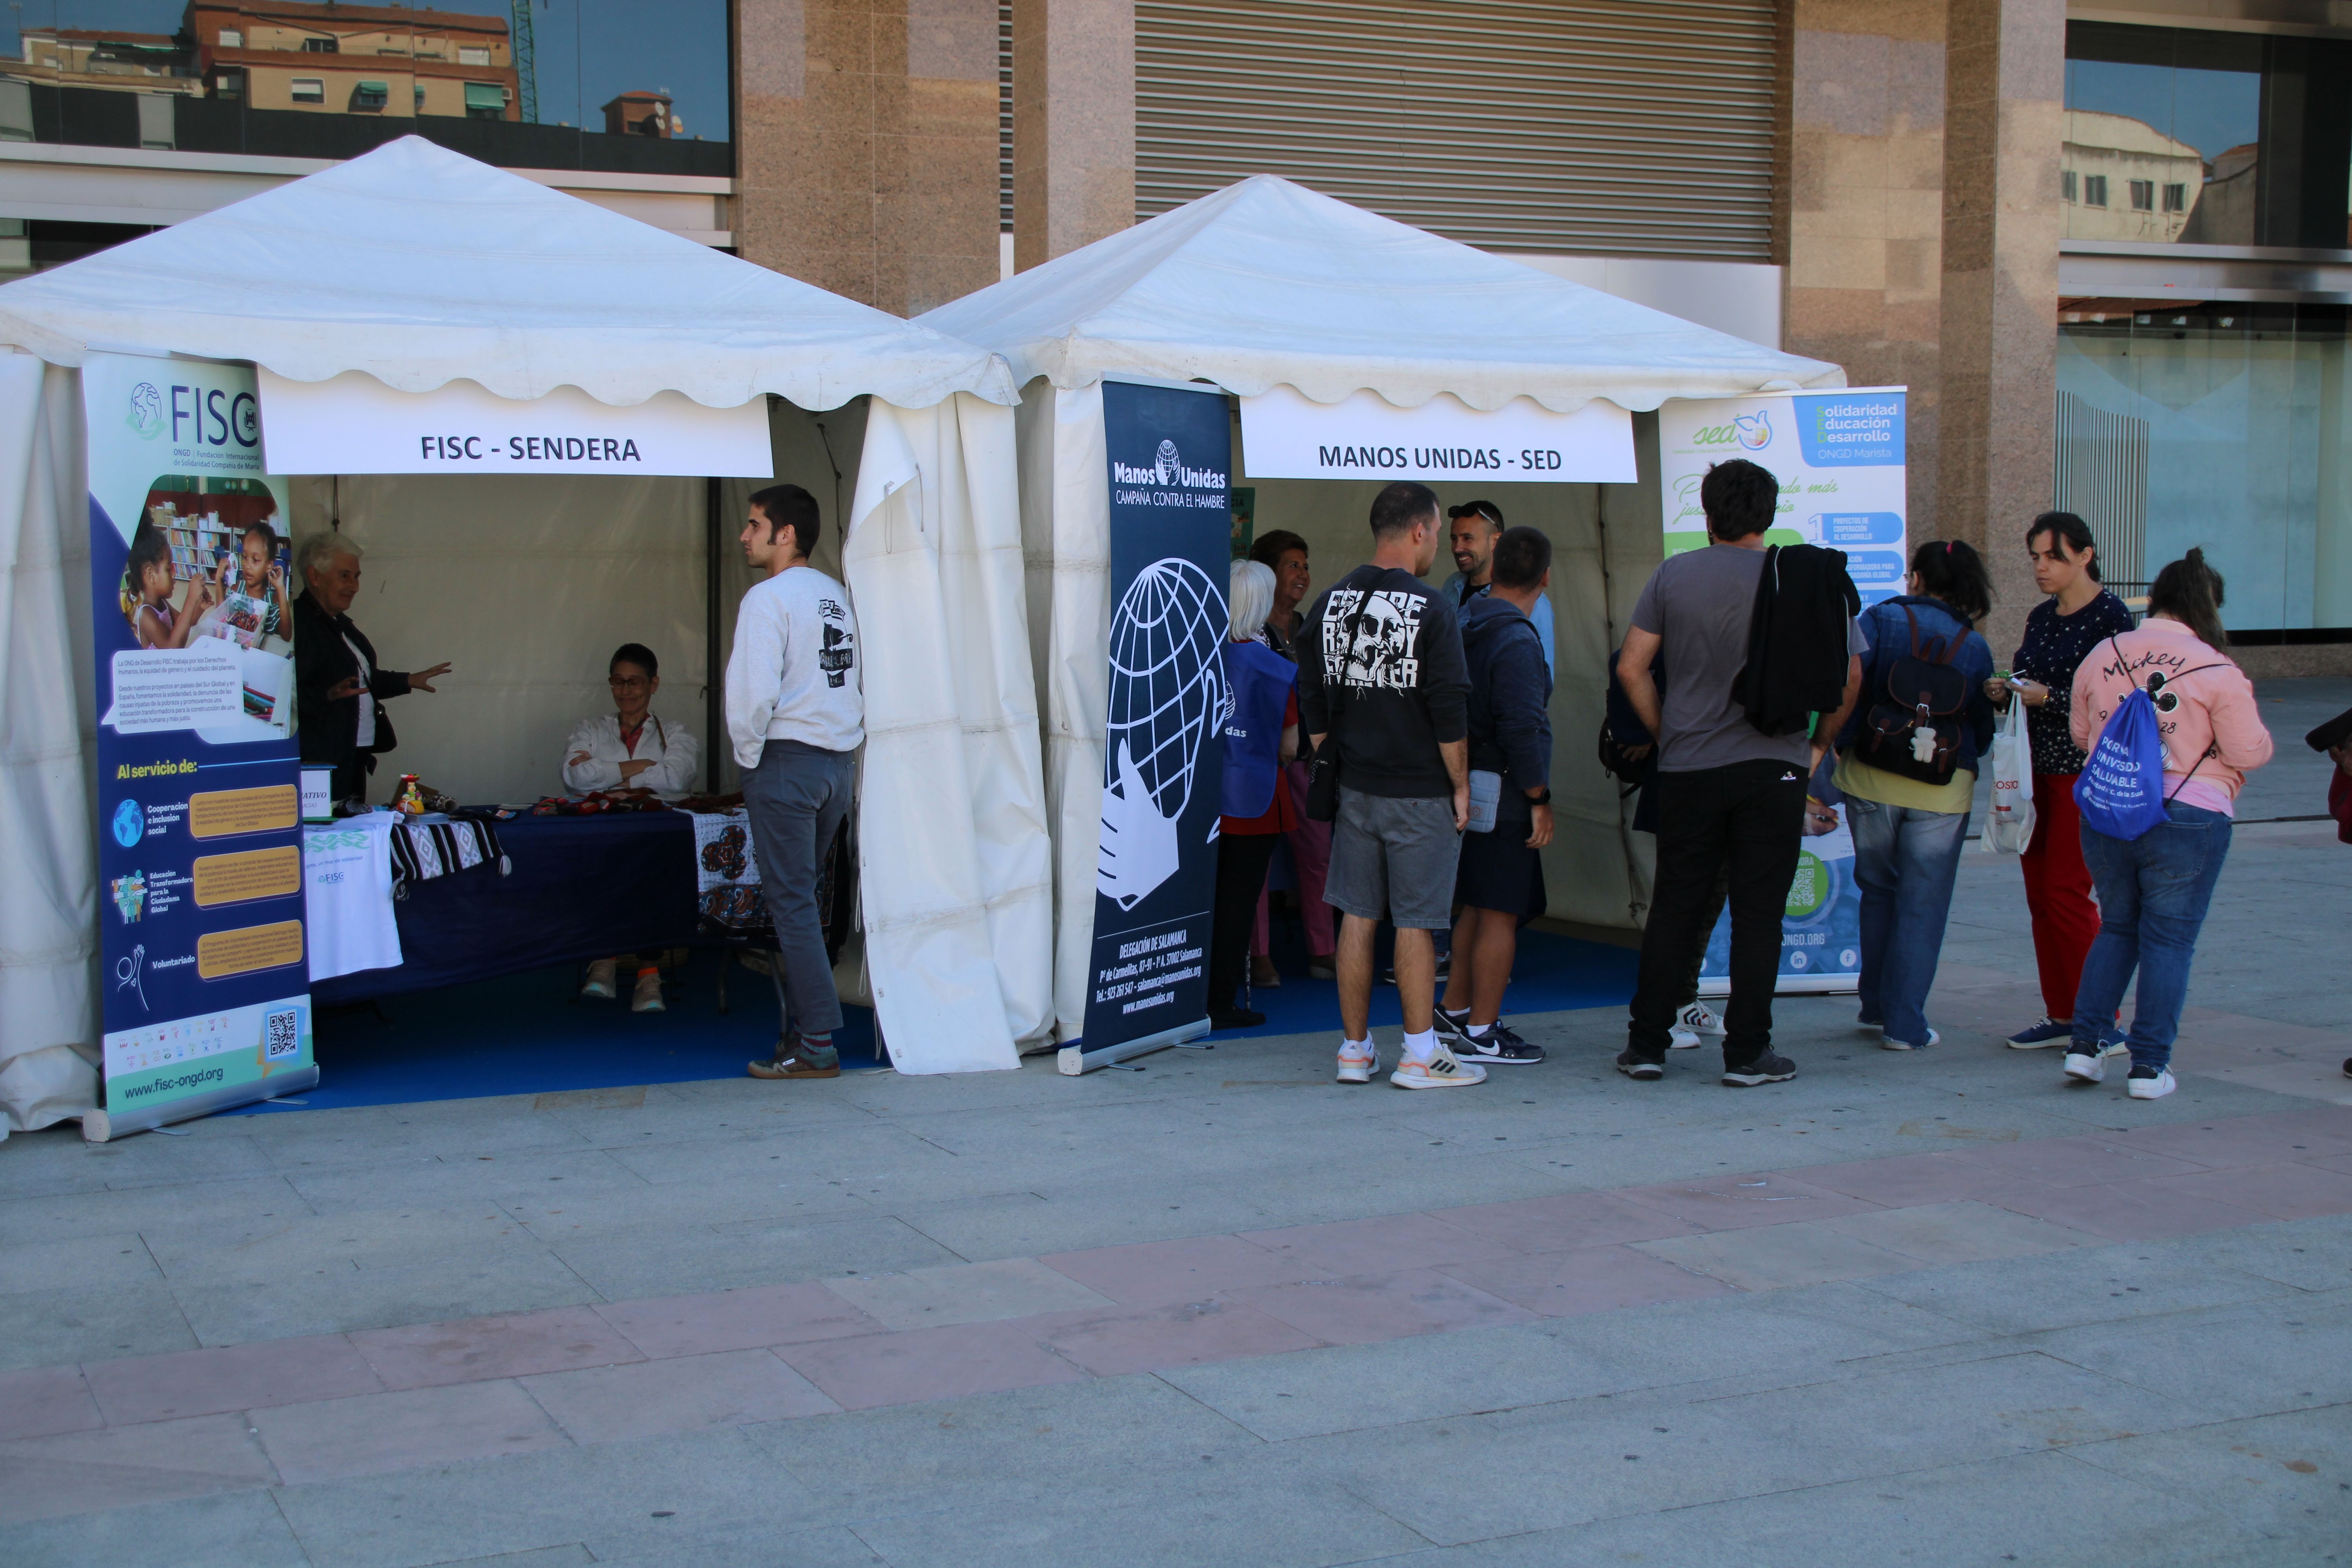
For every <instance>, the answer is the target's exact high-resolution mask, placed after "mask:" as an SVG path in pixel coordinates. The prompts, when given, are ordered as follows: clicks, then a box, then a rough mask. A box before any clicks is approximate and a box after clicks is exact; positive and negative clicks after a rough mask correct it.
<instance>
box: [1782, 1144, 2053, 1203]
mask: <svg viewBox="0 0 2352 1568" xmlns="http://www.w3.org/2000/svg"><path fill="white" fill-rule="evenodd" d="M1805 1180H1807V1181H1808V1182H1811V1184H1813V1185H1815V1186H1817V1187H1826V1188H1828V1189H1829V1190H1830V1191H1831V1192H1833V1193H1843V1194H1846V1195H1847V1196H1849V1197H1856V1198H1864V1199H1867V1200H1868V1201H1869V1202H1871V1203H1874V1204H1885V1205H1889V1206H1902V1205H1915V1204H1941V1203H1958V1202H1962V1201H1965V1200H1966V1199H1969V1198H1980V1197H1983V1196H1984V1195H1985V1194H1988V1193H1994V1192H1999V1191H2000V1190H2001V1189H2003V1188H2005V1187H2011V1186H2014V1185H2016V1182H2015V1180H2014V1179H2013V1178H2011V1176H2009V1175H2008V1174H2007V1173H2002V1172H1999V1171H1991V1170H1988V1169H1986V1168H1985V1167H1984V1166H1982V1165H1975V1164H1970V1163H1969V1162H1968V1161H1966V1160H1958V1159H1955V1158H1953V1157H1952V1156H1951V1155H1949V1154H1897V1155H1893V1156H1890V1157H1889V1158H1886V1159H1884V1160H1853V1161H1848V1162H1846V1163H1843V1164H1837V1165H1815V1166H1811V1167H1809V1168H1807V1170H1806V1171H1805Z"/></svg>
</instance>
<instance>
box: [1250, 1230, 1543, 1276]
mask: <svg viewBox="0 0 2352 1568" xmlns="http://www.w3.org/2000/svg"><path fill="white" fill-rule="evenodd" d="M1242 1239H1243V1240H1244V1241H1251V1242H1255V1243H1256V1244H1257V1245H1258V1246H1260V1247H1265V1249H1266V1250H1267V1251H1268V1252H1272V1253H1276V1254H1277V1255H1279V1256H1281V1257H1283V1258H1296V1259H1297V1260H1298V1261H1299V1262H1300V1263H1303V1264H1304V1265H1306V1267H1307V1269H1308V1271H1309V1272H1310V1273H1311V1274H1315V1275H1321V1276H1326V1277H1328V1278H1332V1279H1339V1278H1342V1277H1344V1276H1347V1275H1350V1274H1389V1273H1393V1272H1395V1271H1396V1270H1398V1269H1400V1268H1436V1267H1439V1266H1441V1265H1444V1264H1447V1263H1469V1262H1474V1261H1475V1260H1476V1259H1478V1258H1502V1257H1506V1256H1507V1255H1508V1254H1509V1253H1510V1252H1511V1251H1512V1250H1513V1249H1512V1248H1511V1247H1510V1246H1509V1245H1507V1243H1504V1242H1500V1241H1496V1239H1495V1238H1494V1237H1488V1236H1481V1235H1479V1234H1478V1233H1477V1232H1476V1231H1475V1230H1465V1229H1464V1228H1463V1227H1462V1226H1458V1225H1448V1224H1447V1223H1446V1222H1445V1221H1444V1220H1442V1219H1439V1218H1438V1217H1437V1216H1436V1215H1426V1214H1407V1215H1393V1216H1391V1217H1387V1218H1382V1219H1348V1220H1339V1221H1335V1222H1333V1223H1331V1224H1328V1225H1300V1226H1288V1227H1286V1228H1285V1229H1282V1230H1253V1231H1245V1232H1244V1233H1243V1236H1242Z"/></svg>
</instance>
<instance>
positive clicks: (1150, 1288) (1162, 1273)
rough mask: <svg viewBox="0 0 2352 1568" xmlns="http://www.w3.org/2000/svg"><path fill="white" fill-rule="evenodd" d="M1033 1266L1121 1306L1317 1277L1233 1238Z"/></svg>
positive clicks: (1145, 1245)
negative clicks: (1312, 1276)
mask: <svg viewBox="0 0 2352 1568" xmlns="http://www.w3.org/2000/svg"><path fill="white" fill-rule="evenodd" d="M1037 1261H1038V1262H1040V1263H1042V1264H1044V1265H1045V1266H1046V1267H1047V1268H1052V1269H1054V1270H1055V1271H1056V1272H1058V1273H1062V1274H1066V1275H1068V1276H1069V1277H1070V1278H1071V1279H1075V1280H1076V1281H1077V1282H1078V1283H1079V1284H1081V1285H1084V1286H1086V1287H1087V1288H1088V1289H1092V1290H1095V1291H1097V1292H1099V1293H1100V1294H1102V1295H1104V1296H1106V1297H1108V1298H1109V1299H1110V1300H1113V1301H1116V1302H1118V1304H1119V1305H1121V1306H1126V1307H1164V1306H1173V1305H1175V1304H1176V1303H1178V1302H1180V1301H1205V1300H1208V1299H1209V1298H1210V1297H1212V1296H1214V1295H1216V1294H1218V1293H1219V1292H1221V1291H1225V1290H1238V1289H1246V1288H1248V1287H1250V1286H1253V1285H1286V1284H1288V1283H1290V1282H1291V1281H1293V1280H1295V1279H1306V1278H1307V1276H1309V1275H1311V1274H1313V1273H1314V1272H1316V1270H1315V1269H1314V1268H1312V1267H1311V1266H1310V1265H1308V1264H1307V1263H1306V1262H1305V1261H1303V1260H1302V1259H1299V1258H1286V1257H1285V1256H1283V1255H1282V1254H1280V1253H1276V1252H1269V1251H1268V1250H1266V1249H1265V1247H1260V1246H1258V1245H1257V1244H1256V1243H1255V1242H1252V1241H1245V1240H1244V1239H1243V1238H1242V1237H1238V1236H1195V1237H1184V1238H1183V1239H1182V1240H1180V1241H1143V1242H1137V1243H1134V1244H1133V1245H1130V1246H1127V1247H1092V1248H1089V1249H1087V1250H1086V1251H1083V1252H1056V1253H1049V1254H1047V1255H1046V1256H1045V1257H1043V1258H1039V1259H1038V1260H1037Z"/></svg>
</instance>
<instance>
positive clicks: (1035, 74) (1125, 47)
mask: <svg viewBox="0 0 2352 1568" xmlns="http://www.w3.org/2000/svg"><path fill="white" fill-rule="evenodd" d="M1134 222H1135V4H1134V0H1013V266H1014V267H1015V268H1030V267H1034V266H1036V265H1037V264H1038V263H1039V262H1041V261H1050V260H1052V259H1053V258H1055V257H1056V256H1061V255H1064V254H1066V253H1067V252H1069V251H1073V250H1076V249H1077V248H1078V247H1080V246H1083V245H1089V244H1092V243H1093V242H1094V241H1096V240H1097V239H1100V238H1102V237H1104V236H1105V235H1108V234H1116V233H1118V231H1119V230H1120V229H1123V228H1126V227H1127V226H1129V225H1130V224H1132V223H1134Z"/></svg>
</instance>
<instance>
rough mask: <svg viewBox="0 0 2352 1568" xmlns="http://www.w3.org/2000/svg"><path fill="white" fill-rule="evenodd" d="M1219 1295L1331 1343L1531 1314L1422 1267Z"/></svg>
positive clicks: (1489, 1323) (1360, 1341)
mask: <svg viewBox="0 0 2352 1568" xmlns="http://www.w3.org/2000/svg"><path fill="white" fill-rule="evenodd" d="M1225 1299H1226V1300H1232V1301H1237V1302H1239V1303H1240V1304H1242V1305H1243V1306H1245V1307H1254V1308H1255V1309H1256V1310H1259V1311H1261V1312H1264V1313H1265V1315H1266V1316H1267V1317H1270V1318H1276V1319H1279V1320H1280V1321H1283V1322H1286V1323H1288V1324H1289V1325H1290V1326H1291V1327H1292V1328H1294V1329H1297V1331H1299V1332H1301V1333H1303V1334H1306V1335H1307V1336H1309V1337H1310V1338H1313V1339H1318V1340H1321V1341H1323V1342H1325V1343H1327V1344H1335V1345H1349V1344H1369V1343H1371V1342H1375V1341H1379V1340H1396V1339H1405V1338H1409V1337H1411V1336H1412V1335H1415V1334H1434V1333H1448V1332H1453V1331H1458V1330H1462V1329H1478V1328H1492V1327H1494V1326H1496V1325H1497V1324H1502V1323H1519V1322H1526V1321H1528V1320H1530V1319H1532V1318H1533V1317H1535V1316H1536V1314H1535V1313H1533V1312H1531V1311H1529V1310H1527V1309H1526V1308H1524V1307H1518V1306H1515V1305H1513V1304H1512V1303H1511V1302H1509V1301H1507V1300H1503V1299H1501V1298H1500V1297H1497V1296H1491V1295H1489V1294H1487V1293H1486V1291H1484V1290H1481V1289H1476V1288H1475V1287H1474V1286H1469V1285H1465V1284H1464V1283H1462V1282H1461V1281H1460V1280H1458V1279H1449V1278H1448V1277H1446V1276H1445V1275H1444V1274H1440V1273H1438V1272H1436V1271H1435V1270H1433V1269H1428V1268H1412V1269H1406V1270H1404V1271H1402V1272H1401V1273H1396V1274H1360V1275H1357V1276H1356V1277H1354V1278H1353V1279H1309V1280H1305V1281H1303V1282H1301V1283H1298V1284H1295V1285H1261V1286H1257V1287H1255V1288H1253V1289H1246V1290H1235V1291H1232V1292H1229V1293H1228V1295H1227V1296H1226V1298H1225Z"/></svg>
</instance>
